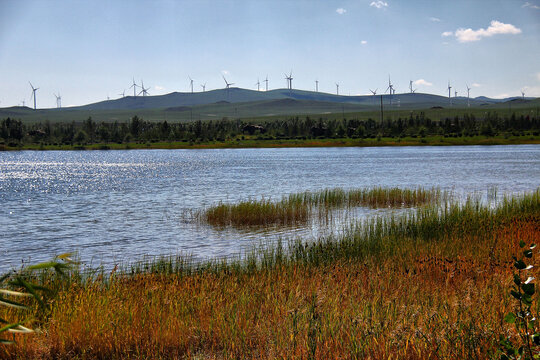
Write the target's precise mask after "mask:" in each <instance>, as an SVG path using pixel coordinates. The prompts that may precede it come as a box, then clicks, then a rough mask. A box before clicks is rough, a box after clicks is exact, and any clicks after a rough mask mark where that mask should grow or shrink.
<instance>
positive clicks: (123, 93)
mask: <svg viewBox="0 0 540 360" xmlns="http://www.w3.org/2000/svg"><path fill="white" fill-rule="evenodd" d="M118 96H122V97H126V89H124V91H122V93H121V94H118Z"/></svg>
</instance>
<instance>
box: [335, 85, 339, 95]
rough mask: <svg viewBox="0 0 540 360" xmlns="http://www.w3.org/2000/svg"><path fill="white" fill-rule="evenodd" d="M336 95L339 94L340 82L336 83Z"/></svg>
mask: <svg viewBox="0 0 540 360" xmlns="http://www.w3.org/2000/svg"><path fill="white" fill-rule="evenodd" d="M336 95H339V84H338V83H336Z"/></svg>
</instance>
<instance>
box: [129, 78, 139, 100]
mask: <svg viewBox="0 0 540 360" xmlns="http://www.w3.org/2000/svg"><path fill="white" fill-rule="evenodd" d="M137 86H139V85H137V84H136V83H135V78H133V85H131V86H130V87H129V88H130V89H131V88H133V96H137Z"/></svg>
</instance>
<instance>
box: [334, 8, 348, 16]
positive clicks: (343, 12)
mask: <svg viewBox="0 0 540 360" xmlns="http://www.w3.org/2000/svg"><path fill="white" fill-rule="evenodd" d="M336 12H337V13H338V14H339V15H343V14H345V13H346V12H347V10H345V9H344V8H337V9H336Z"/></svg>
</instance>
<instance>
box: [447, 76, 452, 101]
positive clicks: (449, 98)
mask: <svg viewBox="0 0 540 360" xmlns="http://www.w3.org/2000/svg"><path fill="white" fill-rule="evenodd" d="M450 90H452V87H451V86H450V81H448V100H450V105H452V97H451V94H452V93H451V92H450Z"/></svg>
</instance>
